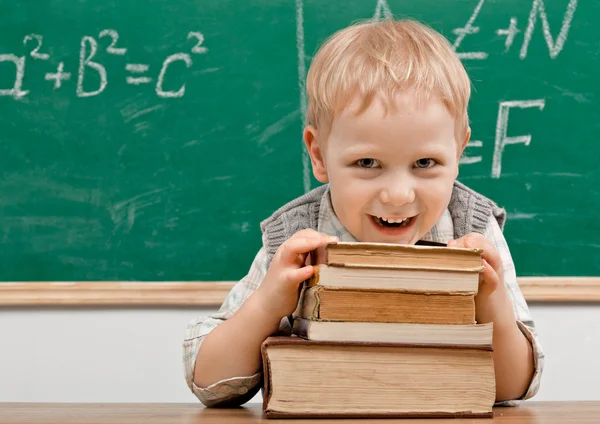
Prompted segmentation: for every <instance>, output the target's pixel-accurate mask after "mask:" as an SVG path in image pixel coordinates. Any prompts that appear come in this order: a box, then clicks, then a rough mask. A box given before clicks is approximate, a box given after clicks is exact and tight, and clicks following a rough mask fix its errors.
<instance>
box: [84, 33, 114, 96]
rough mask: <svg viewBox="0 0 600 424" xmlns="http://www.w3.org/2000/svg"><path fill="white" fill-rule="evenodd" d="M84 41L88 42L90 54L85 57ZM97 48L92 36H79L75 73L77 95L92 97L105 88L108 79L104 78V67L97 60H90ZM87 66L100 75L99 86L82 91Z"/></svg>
mask: <svg viewBox="0 0 600 424" xmlns="http://www.w3.org/2000/svg"><path fill="white" fill-rule="evenodd" d="M86 42H87V43H89V44H90V54H89V56H88V57H86V50H87V48H86ZM97 50H98V43H97V42H96V40H94V38H93V37H89V36H84V37H82V38H81V49H80V51H79V72H78V74H77V97H92V96H95V95H97V94H100V93H102V92H103V91H104V89H105V88H106V84H108V80H107V78H106V68H105V67H104V66H102V65H100V64H99V63H97V62H92V59H93V58H94V56H96V51H97ZM86 67H89V68H92V69H94V70H96V72H98V75H99V76H100V86H99V87H98V89H97V90H96V91H84V90H83V81H84V79H85V68H86Z"/></svg>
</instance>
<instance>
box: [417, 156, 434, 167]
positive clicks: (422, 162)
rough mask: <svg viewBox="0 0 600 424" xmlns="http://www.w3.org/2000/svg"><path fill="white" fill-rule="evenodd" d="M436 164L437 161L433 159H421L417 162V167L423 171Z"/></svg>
mask: <svg viewBox="0 0 600 424" xmlns="http://www.w3.org/2000/svg"><path fill="white" fill-rule="evenodd" d="M435 164H436V162H435V160H433V159H431V158H423V159H419V160H418V161H416V162H415V165H416V166H417V168H421V169H426V168H431V167H432V166H433V165H435Z"/></svg>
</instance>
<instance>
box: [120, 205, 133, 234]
mask: <svg viewBox="0 0 600 424" xmlns="http://www.w3.org/2000/svg"><path fill="white" fill-rule="evenodd" d="M133 224H135V202H134V203H131V204H130V205H129V207H128V208H127V226H126V227H125V230H124V231H123V232H125V233H128V232H130V231H131V229H132V228H133Z"/></svg>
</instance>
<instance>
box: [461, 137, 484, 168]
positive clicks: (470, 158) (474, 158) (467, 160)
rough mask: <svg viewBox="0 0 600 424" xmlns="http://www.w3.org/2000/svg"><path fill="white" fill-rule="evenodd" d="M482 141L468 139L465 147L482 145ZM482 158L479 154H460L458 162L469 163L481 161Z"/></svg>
mask: <svg viewBox="0 0 600 424" xmlns="http://www.w3.org/2000/svg"><path fill="white" fill-rule="evenodd" d="M482 146H483V142H482V141H480V140H470V141H469V144H467V149H468V148H469V147H482ZM482 159H483V158H482V157H481V156H462V157H461V158H460V161H459V164H461V165H470V164H473V163H478V162H481V160H482Z"/></svg>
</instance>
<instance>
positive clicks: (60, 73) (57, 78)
mask: <svg viewBox="0 0 600 424" xmlns="http://www.w3.org/2000/svg"><path fill="white" fill-rule="evenodd" d="M64 67H65V64H64V63H63V62H60V63H59V64H58V67H57V68H56V72H54V73H51V72H48V73H47V74H46V76H45V78H46V81H52V80H54V89H55V90H56V89H57V88H60V87H61V85H62V82H63V81H68V80H69V79H71V73H70V72H64Z"/></svg>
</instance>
